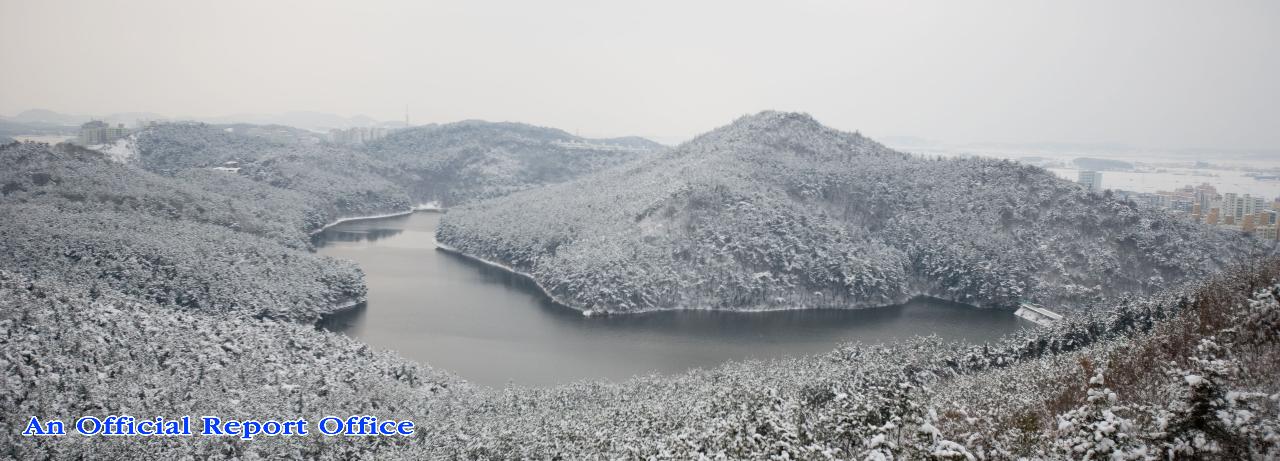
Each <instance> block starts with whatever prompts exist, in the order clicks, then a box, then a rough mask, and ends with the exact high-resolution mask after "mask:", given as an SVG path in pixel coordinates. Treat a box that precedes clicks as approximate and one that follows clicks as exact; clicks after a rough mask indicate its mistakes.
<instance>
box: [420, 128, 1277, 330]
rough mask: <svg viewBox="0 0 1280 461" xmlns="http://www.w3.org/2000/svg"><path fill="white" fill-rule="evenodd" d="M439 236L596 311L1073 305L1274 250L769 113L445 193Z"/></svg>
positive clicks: (1039, 177) (995, 168)
mask: <svg viewBox="0 0 1280 461" xmlns="http://www.w3.org/2000/svg"><path fill="white" fill-rule="evenodd" d="M438 239H439V240H440V241H441V242H443V243H446V244H448V245H450V246H452V247H454V248H456V249H457V250H459V251H461V252H463V253H467V254H471V255H475V256H478V257H481V258H484V259H488V260H492V261H496V262H499V263H502V264H506V265H509V266H512V267H514V268H516V269H518V270H521V271H523V272H527V273H529V274H531V275H532V276H533V277H534V278H535V279H537V280H538V281H539V282H540V284H541V285H542V286H544V287H546V289H547V290H548V291H549V292H550V293H551V294H552V295H554V296H555V297H557V298H558V299H561V300H564V302H565V303H566V304H568V305H570V306H571V307H574V308H577V309H580V310H584V311H591V312H638V311H650V310H661V309H727V310H759V309H789V308H818V307H821V308H849V307H868V306H882V305H888V304H895V303H900V302H902V301H904V300H906V299H909V298H911V297H913V296H917V295H921V294H923V295H929V296H934V297H938V298H943V299H949V300H954V301H959V302H964V303H968V304H973V305H978V306H984V307H987V306H990V307H1011V306H1015V305H1016V304H1017V302H1018V301H1020V300H1030V301H1038V302H1041V303H1044V304H1046V305H1050V306H1053V307H1055V308H1060V309H1063V310H1071V309H1074V308H1076V307H1079V306H1084V305H1086V304H1087V303H1088V302H1090V301H1099V300H1104V299H1113V298H1114V297H1116V296H1118V295H1120V294H1125V293H1151V292H1154V291H1156V290H1158V289H1160V288H1163V287H1167V286H1170V285H1171V284H1175V283H1177V282H1180V281H1183V280H1188V279H1196V278H1199V277H1204V276H1206V275H1208V274H1211V273H1213V272H1215V271H1216V270H1218V269H1220V268H1222V267H1224V266H1225V264H1227V263H1230V262H1235V261H1242V260H1246V259H1247V258H1249V257H1251V256H1257V255H1261V254H1266V253H1269V252H1272V251H1274V245H1268V244H1265V243H1260V242H1258V241H1257V240H1253V239H1248V238H1246V237H1242V236H1240V235H1239V233H1229V232H1226V231H1220V230H1213V229H1209V228H1205V227H1200V226H1196V225H1194V224H1192V223H1190V222H1188V221H1185V220H1179V219H1176V218H1174V217H1172V216H1170V215H1167V214H1164V213H1161V212H1158V211H1154V210H1144V209H1141V208H1139V207H1138V206H1136V205H1135V204H1133V203H1127V202H1122V201H1120V200H1117V199H1113V198H1111V197H1110V196H1108V195H1097V194H1090V193H1089V192H1087V191H1085V190H1084V189H1083V188H1081V187H1079V186H1077V185H1075V184H1072V183H1069V182H1066V181H1063V180H1060V179H1056V178H1055V177H1054V176H1053V175H1052V174H1050V173H1049V172H1047V171H1045V170H1042V169H1040V168H1036V167H1030V166H1025V165H1020V164H1018V163H1014V162H1010V161H1000V160H988V159H940V158H923V157H917V156H910V155H907V154H902V153H898V152H895V151H892V150H890V149H887V148H885V147H884V146H882V145H880V144H878V143H876V142H875V141H872V140H871V139H868V138H866V137H863V136H861V135H859V134H856V133H844V132H839V131H836V130H832V129H829V128H826V127H824V126H822V125H820V124H818V123H817V122H816V121H814V120H813V119H812V118H810V117H809V116H808V115H804V114H795V113H780V112H763V113H760V114H757V115H753V116H747V117H743V118H741V119H739V120H737V121H735V122H734V123H733V124H731V125H728V126H725V127H722V128H720V129H717V130H714V131H712V132H710V133H707V134H704V135H702V136H700V137H698V138H696V139H694V140H692V141H690V142H687V143H685V144H683V145H680V146H678V147H676V148H674V149H672V150H670V151H667V152H664V153H662V154H660V155H658V156H655V157H653V158H649V159H643V160H641V161H638V162H636V163H631V164H628V165H625V166H622V167H619V168H615V169H611V170H608V171H605V172H602V173H600V174H596V175H590V176H586V177H583V178H581V179H578V180H574V181H570V182H566V183H562V184H558V185H552V186H549V187H544V188H539V189H534V190H530V191H526V192H522V193H517V194H512V195H510V196H507V197H505V198H501V199H496V200H489V201H482V202H477V203H474V204H470V205H465V206H462V207H458V208H455V209H453V210H451V212H450V213H449V214H448V215H447V216H446V217H445V219H444V221H443V222H442V224H441V226H440V229H439V231H438Z"/></svg>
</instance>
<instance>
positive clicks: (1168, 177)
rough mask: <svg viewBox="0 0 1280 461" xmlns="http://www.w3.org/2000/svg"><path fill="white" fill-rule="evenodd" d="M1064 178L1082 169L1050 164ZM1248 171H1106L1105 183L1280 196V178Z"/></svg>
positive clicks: (1150, 189) (1107, 186) (1136, 188)
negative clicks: (1257, 176)
mask: <svg viewBox="0 0 1280 461" xmlns="http://www.w3.org/2000/svg"><path fill="white" fill-rule="evenodd" d="M1048 170H1049V171H1051V172H1053V174H1055V175H1058V177H1061V178H1063V179H1066V180H1069V181H1075V180H1076V179H1077V177H1078V174H1079V172H1080V170H1079V169H1075V168H1049V169H1048ZM1245 173H1246V172H1244V171H1231V170H1197V169H1192V168H1185V169H1183V168H1164V169H1161V171H1154V172H1136V171H1134V172H1126V171H1103V172H1102V187H1103V188H1105V189H1121V190H1131V191H1137V192H1158V191H1162V190H1163V191H1169V190H1173V189H1175V188H1178V187H1182V186H1186V185H1200V184H1202V183H1209V184H1210V185H1212V186H1213V187H1214V188H1216V189H1217V190H1218V193H1219V194H1223V193H1228V192H1235V193H1237V194H1250V195H1253V196H1255V197H1258V196H1261V197H1264V198H1266V199H1267V201H1271V200H1272V199H1275V198H1276V197H1280V181H1274V180H1267V181H1263V180H1257V179H1254V178H1252V177H1249V176H1245Z"/></svg>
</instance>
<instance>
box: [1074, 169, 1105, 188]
mask: <svg viewBox="0 0 1280 461" xmlns="http://www.w3.org/2000/svg"><path fill="white" fill-rule="evenodd" d="M1076 182H1078V183H1080V184H1082V185H1084V187H1085V188H1086V189H1089V191H1090V192H1102V172H1100V171H1091V170H1080V177H1079V180H1078V181H1076Z"/></svg>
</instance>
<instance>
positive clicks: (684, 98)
mask: <svg viewBox="0 0 1280 461" xmlns="http://www.w3.org/2000/svg"><path fill="white" fill-rule="evenodd" d="M0 18H3V26H0V59H2V60H3V68H4V71H3V72H0V114H6V115H13V114H15V113H17V112H19V111H22V110H25V109H30V108H37V107H38V108H48V109H52V110H56V111H60V112H68V113H80V114H107V113H111V112H129V111H151V112H159V113H163V114H168V115H200V116H213V115H225V114H234V113H276V112H284V111H289V110H313V111H323V112H332V113H337V114H343V115H354V114H366V115H370V116H373V117H375V118H379V119H387V120H398V119H401V118H403V113H404V107H405V105H406V104H408V105H409V107H410V111H411V115H412V117H413V121H414V123H426V122H448V121H456V120H461V119H468V118H479V119H486V120H495V121H497V120H510V121H523V122H529V123H535V124H540V125H548V126H554V127H558V128H563V129H566V130H569V131H578V132H580V133H581V134H583V135H592V136H605V135H622V134H639V135H648V136H657V137H662V138H666V139H670V138H681V137H687V136H690V135H693V134H696V133H699V132H702V131H706V130H708V129H711V128H714V127H716V126H719V125H723V124H725V123H728V122H729V121H731V120H732V119H733V118H734V117H736V116H739V115H742V114H745V113H751V112H756V111H759V110H763V109H781V110H794V111H804V112H809V113H811V114H813V115H814V116H815V117H817V118H818V120H819V121H821V122H823V123H825V124H827V125H830V126H833V127H836V128H840V129H845V130H860V131H862V132H863V133H865V134H869V135H872V136H891V135H892V136H902V135H911V136H919V137H924V138H930V139H935V140H942V141H948V142H957V143H959V142H970V141H1009V142H1035V141H1057V142H1115V143H1126V144H1131V145H1139V146H1150V147H1250V148H1277V147H1280V115H1278V114H1280V2H1277V1H1232V0H1227V1H1203V2H1179V1H1153V2H1129V1H1112V0H1106V1H1055V2H1040V1H1022V0H1019V1H1007V2H967V1H966V2H957V1H939V2H903V1H886V2H801V1H772V2H745V1H735V2H694V1H674V2H666V1H654V0H644V1H630V2H617V1H554V2H531V1H519V2H517V1H512V2H498V1H485V0H473V1H465V2H428V1H404V2H389V1H387V2H383V1H359V2H357V1H349V2H320V1H299V2H283V1H226V0H219V1H207V0H206V1H199V2H188V1H175V0H156V1H101V0H88V1H60V0H30V1H17V0H0Z"/></svg>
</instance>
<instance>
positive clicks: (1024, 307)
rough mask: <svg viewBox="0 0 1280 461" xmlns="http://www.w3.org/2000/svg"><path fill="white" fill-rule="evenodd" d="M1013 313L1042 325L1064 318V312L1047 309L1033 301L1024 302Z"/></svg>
mask: <svg viewBox="0 0 1280 461" xmlns="http://www.w3.org/2000/svg"><path fill="white" fill-rule="evenodd" d="M1013 315H1016V316H1018V317H1022V318H1024V319H1027V320H1030V321H1031V322H1033V323H1035V324H1036V325H1040V326H1049V325H1050V324H1052V323H1053V322H1057V321H1059V320H1062V314H1059V313H1057V312H1053V311H1051V310H1049V309H1045V308H1043V307H1040V305H1038V304H1033V303H1022V304H1021V305H1020V306H1019V307H1018V310H1017V311H1016V312H1014V313H1013Z"/></svg>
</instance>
